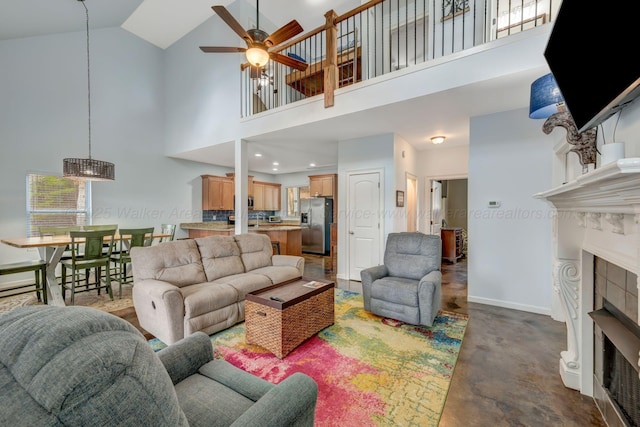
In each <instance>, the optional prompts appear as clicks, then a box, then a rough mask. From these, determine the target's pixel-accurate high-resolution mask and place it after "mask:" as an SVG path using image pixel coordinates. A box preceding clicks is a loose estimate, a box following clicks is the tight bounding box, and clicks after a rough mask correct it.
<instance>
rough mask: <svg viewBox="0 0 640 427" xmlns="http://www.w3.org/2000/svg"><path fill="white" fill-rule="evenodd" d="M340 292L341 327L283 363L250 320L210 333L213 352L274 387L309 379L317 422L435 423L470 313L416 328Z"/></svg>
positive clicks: (445, 315) (337, 325)
mask: <svg viewBox="0 0 640 427" xmlns="http://www.w3.org/2000/svg"><path fill="white" fill-rule="evenodd" d="M335 291H336V294H335V295H336V305H335V310H336V311H335V324H334V325H332V326H330V327H328V328H326V329H324V330H323V331H321V332H320V333H319V334H318V335H316V336H314V337H312V338H311V339H309V340H307V341H306V342H304V343H303V344H302V345H300V346H299V347H298V348H296V349H295V350H293V351H292V352H291V353H289V355H287V356H286V357H285V358H284V359H283V360H280V359H278V358H277V357H276V356H274V355H273V354H271V353H269V352H268V351H267V350H264V349H262V348H261V347H258V346H254V345H247V344H246V343H245V331H244V323H240V324H238V325H235V326H233V327H232V328H229V329H227V330H224V331H221V332H219V333H217V334H214V335H212V336H211V341H212V344H213V348H214V354H215V357H216V358H223V359H225V360H227V361H229V362H230V363H232V364H234V365H235V366H238V367H240V368H241V369H243V370H245V371H247V372H251V373H252V374H254V375H257V376H259V377H261V378H264V379H265V380H267V381H270V382H272V383H276V384H277V383H279V382H280V381H282V380H283V379H285V378H286V377H288V376H289V375H291V374H293V373H294V372H304V373H305V374H307V375H309V376H311V377H312V378H313V379H314V380H315V381H316V382H317V383H318V402H317V407H316V420H315V425H316V426H319V427H323V426H353V425H358V426H390V425H394V426H400V425H401V426H410V425H413V426H421V427H424V426H437V425H438V422H439V420H440V416H441V414H442V409H443V407H444V402H445V399H446V396H447V392H448V390H449V385H450V382H451V376H452V374H453V370H454V367H455V364H456V361H457V359H458V354H459V352H460V346H461V344H462V337H463V336H464V332H465V329H466V326H467V322H468V316H466V315H462V314H456V313H449V312H441V313H440V314H439V315H438V316H437V317H436V320H435V323H434V325H433V327H431V328H427V327H419V326H413V325H408V324H406V323H403V322H398V321H395V320H391V319H386V318H382V317H379V316H375V315H373V314H371V313H368V312H365V311H364V309H363V304H362V295H360V294H358V293H354V292H349V291H345V290H342V289H336V290H335ZM149 343H150V344H151V345H152V347H153V348H154V349H155V350H159V349H161V348H163V347H165V345H164V344H163V343H162V342H161V341H159V340H157V339H153V340H151V341H149Z"/></svg>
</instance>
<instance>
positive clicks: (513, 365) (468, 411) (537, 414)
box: [305, 254, 606, 427]
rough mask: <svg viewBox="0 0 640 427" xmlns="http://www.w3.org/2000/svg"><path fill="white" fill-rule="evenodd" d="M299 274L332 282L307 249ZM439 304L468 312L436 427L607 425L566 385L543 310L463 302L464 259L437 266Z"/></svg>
mask: <svg viewBox="0 0 640 427" xmlns="http://www.w3.org/2000/svg"><path fill="white" fill-rule="evenodd" d="M305 258H306V262H305V275H307V276H309V277H313V278H327V279H331V280H334V281H336V283H337V286H338V287H339V288H343V289H349V290H352V291H356V292H361V291H362V285H361V283H360V282H356V281H345V280H336V278H335V275H334V274H332V273H329V272H325V271H324V261H325V260H324V258H323V257H320V256H314V255H306V254H305ZM442 272H443V281H442V299H443V301H442V309H443V310H448V311H455V312H458V313H465V314H468V315H469V324H468V326H467V330H466V332H465V337H464V341H463V343H462V349H461V351H460V355H459V358H458V363H457V365H456V368H455V371H454V375H453V379H452V382H451V387H450V389H449V394H448V396H447V400H446V403H445V407H444V413H443V415H442V418H441V420H440V427H463V426H464V427H469V426H491V427H494V426H563V427H565V426H566V427H569V426H576V427H578V426H581V427H582V426H606V424H605V423H604V421H603V419H602V416H601V415H600V412H599V411H598V409H597V408H596V405H595V403H594V402H593V399H592V398H591V397H588V396H584V395H582V394H580V392H578V391H576V390H572V389H568V388H566V387H565V386H564V385H563V384H562V380H561V379H560V374H559V372H558V362H559V359H560V352H561V351H562V350H565V349H566V348H567V347H566V346H567V344H566V328H565V326H564V323H561V322H557V321H555V320H552V319H551V318H550V317H549V316H544V315H540V314H533V313H527V312H524V311H518V310H511V309H506V308H501V307H494V306H490V305H484V304H477V303H469V302H467V263H466V260H465V259H463V260H461V261H460V262H458V263H456V264H448V263H445V264H443V266H442Z"/></svg>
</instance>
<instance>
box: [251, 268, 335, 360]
mask: <svg viewBox="0 0 640 427" xmlns="http://www.w3.org/2000/svg"><path fill="white" fill-rule="evenodd" d="M334 287H335V284H334V282H330V281H326V280H317V279H309V278H305V277H301V278H298V279H294V280H290V281H287V282H284V283H279V284H277V285H273V286H270V287H268V288H264V289H261V290H259V291H256V292H249V293H248V294H247V295H246V297H245V305H244V307H245V333H246V342H247V344H255V345H259V346H260V347H263V348H266V349H267V350H269V351H270V352H271V353H273V354H275V355H276V356H277V357H278V358H279V359H282V358H283V357H285V356H286V355H287V354H289V353H290V352H291V351H292V350H293V349H294V348H296V347H297V346H299V345H300V344H302V343H303V342H304V341H305V340H307V339H309V338H311V337H312V336H314V335H315V334H317V333H318V332H320V331H321V330H323V329H324V328H326V327H327V326H330V325H333V322H334V295H333V290H334Z"/></svg>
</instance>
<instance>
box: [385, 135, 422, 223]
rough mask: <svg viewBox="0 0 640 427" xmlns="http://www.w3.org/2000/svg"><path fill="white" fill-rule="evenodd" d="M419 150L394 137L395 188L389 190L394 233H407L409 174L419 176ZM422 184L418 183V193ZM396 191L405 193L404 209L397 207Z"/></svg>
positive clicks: (398, 137) (396, 136)
mask: <svg viewBox="0 0 640 427" xmlns="http://www.w3.org/2000/svg"><path fill="white" fill-rule="evenodd" d="M417 153H418V152H417V150H416V149H415V148H414V147H413V146H412V145H411V144H409V143H408V142H407V141H405V140H404V139H402V138H401V137H400V136H398V135H394V144H393V163H394V166H393V173H394V177H393V179H394V186H393V187H392V188H387V190H386V191H390V192H391V195H392V196H393V205H391V206H389V209H388V210H389V211H390V212H393V217H392V218H391V221H393V231H395V232H398V231H407V204H406V197H407V174H408V173H409V174H412V175H415V176H418V155H417ZM420 188H421V183H420V182H419V181H418V192H420ZM396 191H403V192H404V196H405V205H404V207H401V208H399V207H396V204H395V197H396Z"/></svg>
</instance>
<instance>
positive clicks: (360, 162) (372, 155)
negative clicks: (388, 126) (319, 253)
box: [337, 134, 395, 277]
mask: <svg viewBox="0 0 640 427" xmlns="http://www.w3.org/2000/svg"><path fill="white" fill-rule="evenodd" d="M393 153H394V136H393V135H390V134H388V135H376V136H372V137H365V138H357V139H351V140H345V141H340V142H339V143H338V206H339V210H338V273H337V274H338V277H345V274H346V273H345V271H344V269H345V265H346V263H347V262H346V260H347V257H346V255H347V254H346V253H345V252H346V247H347V232H348V230H347V229H346V226H347V218H348V215H349V212H346V211H345V210H344V208H345V207H346V206H347V199H346V196H347V193H348V188H347V186H348V177H347V175H348V173H351V172H356V171H373V170H381V171H382V174H383V176H382V177H381V183H380V185H382V186H383V188H384V192H385V195H384V199H383V200H382V206H380V208H381V210H382V216H383V221H384V235H385V236H386V235H387V234H389V233H390V232H391V231H393V221H391V220H390V218H391V214H390V212H393V211H394V210H395V191H391V190H390V189H393V186H394V180H395V177H394V172H393V166H394V163H393ZM383 248H384V242H383ZM380 259H382V257H381V258H380Z"/></svg>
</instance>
